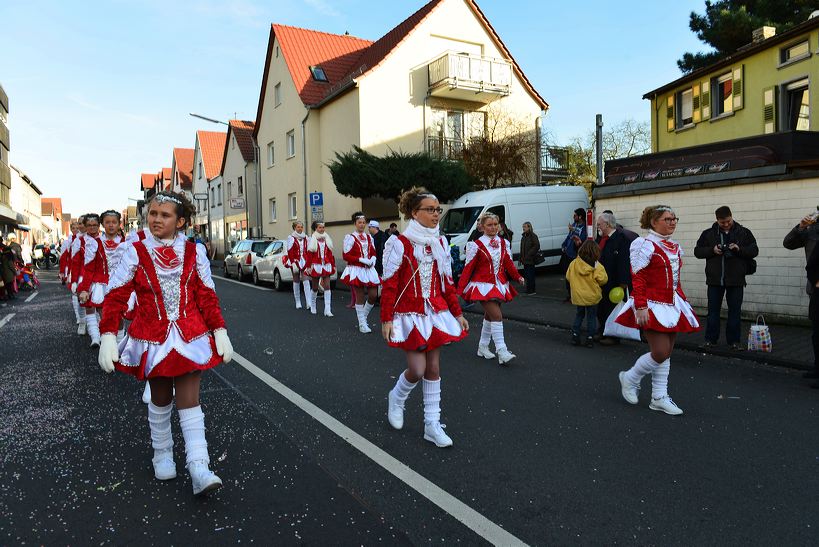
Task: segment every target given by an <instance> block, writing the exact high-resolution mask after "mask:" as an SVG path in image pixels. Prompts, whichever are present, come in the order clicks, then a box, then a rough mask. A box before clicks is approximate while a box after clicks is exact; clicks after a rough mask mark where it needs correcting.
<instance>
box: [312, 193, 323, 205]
mask: <svg viewBox="0 0 819 547" xmlns="http://www.w3.org/2000/svg"><path fill="white" fill-rule="evenodd" d="M322 205H324V194H323V193H321V192H310V206H311V207H316V206H318V207H320V206H322Z"/></svg>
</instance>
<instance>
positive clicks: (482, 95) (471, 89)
mask: <svg viewBox="0 0 819 547" xmlns="http://www.w3.org/2000/svg"><path fill="white" fill-rule="evenodd" d="M427 72H428V75H429V94H430V95H431V96H433V97H441V98H446V99H459V100H463V101H477V102H482V103H488V102H490V101H493V100H495V99H497V98H498V97H503V96H506V95H509V93H510V92H511V88H512V63H510V62H508V61H505V60H503V59H495V58H491V57H480V56H476V55H467V54H465V53H444V54H443V55H441V56H440V57H437V58H436V59H434V60H433V61H431V62H430V63H429V65H427Z"/></svg>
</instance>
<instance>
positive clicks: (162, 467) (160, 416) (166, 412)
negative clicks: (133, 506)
mask: <svg viewBox="0 0 819 547" xmlns="http://www.w3.org/2000/svg"><path fill="white" fill-rule="evenodd" d="M171 410H173V403H171V404H169V405H168V406H156V405H154V404H153V403H148V425H149V426H150V428H151V446H152V447H153V449H154V457H153V460H152V462H153V464H154V475H155V476H156V478H157V479H159V480H163V481H164V480H170V479H173V478H176V463H174V461H173V435H172V434H171Z"/></svg>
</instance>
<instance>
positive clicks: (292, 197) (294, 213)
mask: <svg viewBox="0 0 819 547" xmlns="http://www.w3.org/2000/svg"><path fill="white" fill-rule="evenodd" d="M287 202H288V203H289V204H290V211H289V212H290V218H296V217H298V216H299V211H298V206H297V203H296V194H288V195H287Z"/></svg>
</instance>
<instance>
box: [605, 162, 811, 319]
mask: <svg viewBox="0 0 819 547" xmlns="http://www.w3.org/2000/svg"><path fill="white" fill-rule="evenodd" d="M657 203H662V204H667V205H670V206H671V207H673V208H674V210H675V212H676V213H677V216H679V217H680V219H681V222H680V223H679V225H678V226H677V230H676V232H675V233H674V236H673V238H674V239H675V240H677V241H678V242H679V243H680V244H681V245H682V248H683V250H684V252H685V253H686V256H685V258H684V259H683V262H684V266H683V272H682V283H683V289H684V290H685V292H686V294H687V295H688V297H689V300H690V301H691V303H692V305H694V306H695V307H697V308H698V311H703V310H704V309H705V307H706V306H707V296H706V286H705V261H704V260H700V259H698V258H696V257H695V256H694V245H695V243H696V242H697V239H698V238H699V236H700V234H701V233H702V231H703V230H705V229H706V228H708V227H710V226H711V225H712V224H713V223H714V221H715V218H714V210H715V209H716V208H717V207H719V206H721V205H728V206H729V207H730V208H731V211H732V212H733V215H734V220H736V221H737V222H739V223H740V224H742V225H743V226H745V227H747V228H748V229H750V230H751V231H752V232H753V234H754V236H755V237H756V241H757V244H758V245H759V256H758V257H757V259H756V260H757V265H758V268H757V273H756V274H755V275H753V276H749V277H748V278H747V281H748V286H747V287H746V289H745V299H744V303H743V306H742V309H743V314H744V315H749V314H753V315H756V314H757V313H762V314H765V315H766V316H769V317H770V318H771V319H774V318H776V317H777V316H778V317H779V318H784V319H804V318H806V316H807V308H808V297H807V295H806V294H805V280H806V278H805V253H804V250H802V249H800V250H797V251H789V250H788V249H785V248H784V247H783V246H782V239H783V238H784V237H785V234H787V233H788V231H790V230H791V228H793V227H794V226H795V225H796V224H797V223H798V222H799V220H800V219H801V218H802V217H803V216H805V215H806V214H807V213H809V212H811V211H812V210H815V208H816V206H817V204H819V179H816V178H813V179H802V180H795V181H784V182H761V183H755V184H743V185H737V186H722V187H718V188H707V189H698V190H685V191H678V192H665V193H657V194H644V195H639V196H623V197H604V198H599V199H597V200H596V202H595V210H596V211H598V212H599V211H604V210H606V209H611V210H612V211H614V213H615V216H616V217H617V221H618V222H619V223H620V224H622V225H623V226H625V227H627V228H631V229H633V230H635V231H636V232H638V233H640V234H642V233H643V230H640V229H639V218H640V213H641V212H642V210H643V208H644V207H646V206H648V205H653V204H657Z"/></svg>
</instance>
